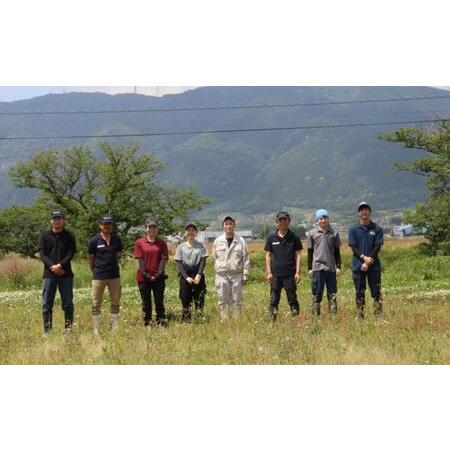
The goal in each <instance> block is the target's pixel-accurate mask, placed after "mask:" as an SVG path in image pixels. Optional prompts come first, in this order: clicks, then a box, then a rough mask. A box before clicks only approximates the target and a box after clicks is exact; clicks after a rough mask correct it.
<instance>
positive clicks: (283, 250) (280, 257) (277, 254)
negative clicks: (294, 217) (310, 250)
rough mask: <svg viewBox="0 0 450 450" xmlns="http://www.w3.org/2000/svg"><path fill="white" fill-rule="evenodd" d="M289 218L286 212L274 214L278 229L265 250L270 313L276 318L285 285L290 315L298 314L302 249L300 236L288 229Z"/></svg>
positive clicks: (268, 241) (269, 239)
mask: <svg viewBox="0 0 450 450" xmlns="http://www.w3.org/2000/svg"><path fill="white" fill-rule="evenodd" d="M290 223H291V217H290V216H289V214H288V213H287V212H285V211H281V212H279V213H278V214H277V215H276V226H277V230H276V231H275V232H274V233H273V234H271V235H269V237H268V238H267V241H266V245H265V247H264V250H265V251H266V273H267V281H269V283H270V304H269V314H270V315H271V317H272V319H273V320H275V319H276V316H277V312H278V305H279V303H280V297H281V290H282V289H283V288H284V290H285V291H286V295H287V301H288V303H289V306H290V308H291V312H292V315H293V316H298V315H299V313H300V304H299V302H298V300H297V284H298V283H299V282H300V251H301V249H302V248H303V246H302V243H301V241H300V238H299V237H298V236H297V235H296V234H295V233H293V232H292V231H290V230H289V224H290Z"/></svg>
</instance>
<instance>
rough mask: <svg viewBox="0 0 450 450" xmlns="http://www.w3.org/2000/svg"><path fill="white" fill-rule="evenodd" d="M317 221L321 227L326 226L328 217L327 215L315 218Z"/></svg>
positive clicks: (328, 220)
mask: <svg viewBox="0 0 450 450" xmlns="http://www.w3.org/2000/svg"><path fill="white" fill-rule="evenodd" d="M317 223H318V224H319V227H321V228H327V227H328V225H329V224H330V219H329V218H328V217H327V216H321V217H319V218H318V219H317Z"/></svg>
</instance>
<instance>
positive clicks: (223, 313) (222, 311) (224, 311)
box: [219, 307, 230, 323]
mask: <svg viewBox="0 0 450 450" xmlns="http://www.w3.org/2000/svg"><path fill="white" fill-rule="evenodd" d="M219 314H220V323H224V322H226V321H227V320H228V319H229V318H230V316H229V314H228V309H227V308H226V307H225V308H220V309H219Z"/></svg>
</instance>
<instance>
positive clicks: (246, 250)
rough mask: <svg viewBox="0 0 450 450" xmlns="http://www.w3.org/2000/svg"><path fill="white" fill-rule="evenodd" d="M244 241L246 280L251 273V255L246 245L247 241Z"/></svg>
mask: <svg viewBox="0 0 450 450" xmlns="http://www.w3.org/2000/svg"><path fill="white" fill-rule="evenodd" d="M241 239H242V248H243V250H244V256H243V257H244V279H245V280H247V279H248V275H249V273H250V254H249V252H248V247H247V244H246V243H245V239H243V238H241Z"/></svg>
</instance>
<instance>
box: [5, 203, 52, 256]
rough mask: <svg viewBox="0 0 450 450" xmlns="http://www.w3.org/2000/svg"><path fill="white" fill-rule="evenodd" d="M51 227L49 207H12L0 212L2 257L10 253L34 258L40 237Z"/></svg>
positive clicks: (41, 204) (38, 204)
mask: <svg viewBox="0 0 450 450" xmlns="http://www.w3.org/2000/svg"><path fill="white" fill-rule="evenodd" d="M48 226H49V214H48V210H47V205H46V204H45V203H42V202H40V201H39V200H37V201H35V202H34V203H33V205H31V206H21V205H20V206H11V207H10V208H7V209H4V210H2V211H0V255H1V254H3V253H8V252H15V253H21V254H22V255H26V256H33V255H34V254H35V253H36V252H37V243H38V240H39V236H40V234H41V233H42V231H43V230H44V229H45V228H48Z"/></svg>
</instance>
